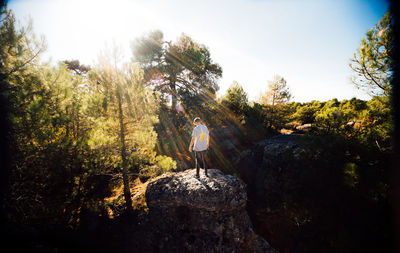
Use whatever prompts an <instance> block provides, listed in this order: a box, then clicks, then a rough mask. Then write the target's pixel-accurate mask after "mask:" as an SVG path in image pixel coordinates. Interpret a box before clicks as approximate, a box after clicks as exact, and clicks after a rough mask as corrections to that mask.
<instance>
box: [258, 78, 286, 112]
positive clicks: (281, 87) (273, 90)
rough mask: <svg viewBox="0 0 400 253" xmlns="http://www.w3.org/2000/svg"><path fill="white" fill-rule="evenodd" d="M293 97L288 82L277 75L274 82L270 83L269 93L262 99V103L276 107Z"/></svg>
mask: <svg viewBox="0 0 400 253" xmlns="http://www.w3.org/2000/svg"><path fill="white" fill-rule="evenodd" d="M291 97H292V95H291V93H290V91H289V87H288V86H287V84H286V80H285V79H284V78H283V77H280V76H279V75H275V76H274V80H272V81H268V91H267V92H266V93H265V95H263V96H262V97H261V103H262V104H270V105H272V107H274V106H275V105H278V104H284V103H286V102H288V101H289V100H290V99H291Z"/></svg>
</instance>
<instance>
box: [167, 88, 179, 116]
mask: <svg viewBox="0 0 400 253" xmlns="http://www.w3.org/2000/svg"><path fill="white" fill-rule="evenodd" d="M169 87H170V89H171V100H172V105H171V108H172V110H175V108H176V104H177V101H178V99H177V94H176V85H175V82H172V83H171V84H170V85H169Z"/></svg>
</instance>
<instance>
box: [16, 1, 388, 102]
mask: <svg viewBox="0 0 400 253" xmlns="http://www.w3.org/2000/svg"><path fill="white" fill-rule="evenodd" d="M8 6H9V8H10V9H12V10H13V11H14V12H15V14H16V17H17V18H18V19H19V20H20V21H21V22H22V23H24V22H25V20H26V18H27V17H28V16H30V17H32V19H33V22H34V28H35V32H36V33H37V34H39V35H40V34H43V35H44V36H45V37H46V40H47V42H48V50H47V53H46V54H45V55H44V57H43V58H44V59H43V60H48V59H50V58H51V61H52V62H53V63H54V62H57V61H58V60H65V59H78V60H80V61H81V62H82V63H85V64H93V63H94V62H95V61H96V59H97V55H98V53H99V52H100V51H101V50H103V49H104V48H105V45H106V44H111V43H113V42H115V43H116V44H117V45H120V46H121V47H122V48H124V51H125V54H126V56H127V59H129V58H130V54H131V53H130V49H129V43H130V41H132V40H133V39H134V38H135V37H138V36H140V35H142V34H143V33H145V32H148V31H150V30H154V29H160V30H162V31H163V32H164V35H165V37H166V39H168V40H175V39H176V38H177V37H178V36H179V35H180V34H181V33H182V32H183V33H186V34H188V35H189V36H191V37H192V38H193V39H194V40H196V41H197V42H199V43H202V44H205V45H206V46H207V47H208V48H209V49H210V51H211V56H212V58H213V59H214V61H215V62H217V63H219V64H220V65H221V66H222V68H223V78H222V79H221V80H220V83H219V85H220V91H219V92H218V94H219V95H220V96H221V95H223V94H225V91H226V89H227V88H228V87H229V85H230V84H231V83H232V82H233V81H234V80H235V81H237V82H239V83H240V84H241V85H242V86H243V88H244V89H245V91H246V92H247V93H248V94H249V98H250V100H256V99H257V98H258V96H259V94H260V92H263V91H266V90H267V85H268V80H272V79H273V76H274V75H275V74H277V75H280V76H282V77H284V78H285V79H286V80H287V84H288V86H289V87H290V89H291V91H292V94H293V96H294V99H293V100H294V101H299V102H305V101H311V100H321V101H325V100H328V99H331V98H338V99H339V100H342V99H349V98H352V97H358V98H361V99H368V98H369V97H368V96H367V95H365V94H364V93H363V92H361V91H358V90H356V89H355V88H354V87H353V85H352V84H351V83H350V81H349V78H350V76H351V75H352V72H351V70H350V68H349V66H348V64H349V60H350V58H351V57H352V55H353V53H354V52H355V51H356V49H357V48H358V46H359V44H360V41H361V38H362V37H364V36H365V33H366V31H367V30H368V29H369V28H371V27H372V26H374V25H375V24H376V23H377V22H378V21H379V20H380V18H381V17H382V16H383V15H384V14H385V12H386V11H387V9H388V7H389V3H388V1H382V0H381V1H379V0H374V1H373V0H371V1H366V0H364V1H362V0H329V1H328V0H203V1H198V0H197V1H191V0H114V1H106V0H87V1H85V0H79V1H78V0H65V1H64V0H14V1H9V2H8Z"/></svg>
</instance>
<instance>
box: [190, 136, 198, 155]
mask: <svg viewBox="0 0 400 253" xmlns="http://www.w3.org/2000/svg"><path fill="white" fill-rule="evenodd" d="M196 138H197V137H196V136H193V137H192V140H191V141H190V144H189V152H192V148H193V145H194V143H195V142H196Z"/></svg>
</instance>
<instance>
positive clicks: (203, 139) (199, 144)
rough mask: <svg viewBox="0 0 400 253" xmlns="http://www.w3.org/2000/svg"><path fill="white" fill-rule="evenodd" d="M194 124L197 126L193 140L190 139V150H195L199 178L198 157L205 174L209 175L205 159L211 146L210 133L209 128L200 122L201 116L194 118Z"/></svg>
mask: <svg viewBox="0 0 400 253" xmlns="http://www.w3.org/2000/svg"><path fill="white" fill-rule="evenodd" d="M193 124H194V125H195V126H196V127H195V128H194V129H193V133H192V140H191V141H190V144H189V152H192V148H193V150H194V158H195V162H196V177H197V178H198V177H199V176H200V175H199V171H200V166H199V164H198V161H197V160H198V159H200V160H201V162H202V165H203V169H204V170H205V174H206V176H207V177H208V174H207V165H206V163H205V161H206V160H207V149H208V147H209V146H210V135H209V132H208V128H207V127H206V126H205V125H203V124H201V123H200V118H199V117H196V118H195V119H194V120H193Z"/></svg>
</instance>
